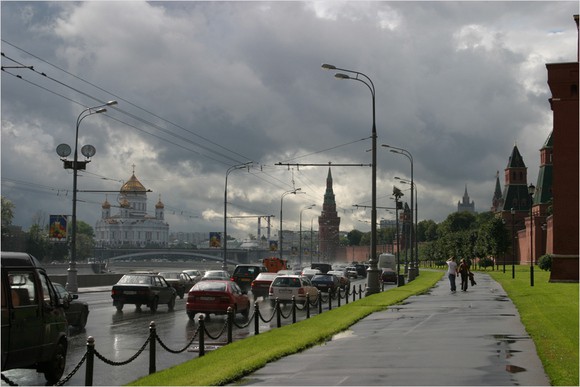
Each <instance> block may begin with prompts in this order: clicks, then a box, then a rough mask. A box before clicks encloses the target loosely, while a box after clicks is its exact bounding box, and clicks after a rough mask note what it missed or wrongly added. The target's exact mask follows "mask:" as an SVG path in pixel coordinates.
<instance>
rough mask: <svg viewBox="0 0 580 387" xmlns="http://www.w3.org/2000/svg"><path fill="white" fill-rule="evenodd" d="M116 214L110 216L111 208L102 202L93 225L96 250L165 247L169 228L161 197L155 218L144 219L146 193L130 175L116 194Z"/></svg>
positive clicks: (108, 204) (145, 214)
mask: <svg viewBox="0 0 580 387" xmlns="http://www.w3.org/2000/svg"><path fill="white" fill-rule="evenodd" d="M118 202H119V213H118V214H117V215H111V204H110V203H109V202H108V200H107V199H105V202H104V203H103V205H102V213H101V219H99V220H98V221H97V223H96V225H95V246H96V247H113V248H120V247H127V248H131V247H133V248H135V247H137V248H139V247H141V248H143V247H156V248H157V247H167V246H168V240H169V224H168V223H166V222H165V219H164V218H165V216H164V208H165V206H164V205H163V203H162V202H161V197H159V201H158V202H157V204H156V205H155V216H154V217H153V216H151V215H147V189H145V187H144V186H143V184H141V182H140V181H139V180H138V179H137V177H135V170H134V169H133V175H132V176H131V178H130V179H129V181H127V182H126V183H125V184H123V186H122V187H121V190H120V191H119V195H118Z"/></svg>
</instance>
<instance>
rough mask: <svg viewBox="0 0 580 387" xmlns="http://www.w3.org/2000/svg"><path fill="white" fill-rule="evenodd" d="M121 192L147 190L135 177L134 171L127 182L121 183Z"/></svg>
mask: <svg viewBox="0 0 580 387" xmlns="http://www.w3.org/2000/svg"><path fill="white" fill-rule="evenodd" d="M121 192H147V190H146V189H145V187H144V186H143V184H141V182H140V181H139V180H137V178H136V177H135V173H133V175H132V176H131V178H130V179H129V181H128V182H126V183H125V184H123V186H122V187H121Z"/></svg>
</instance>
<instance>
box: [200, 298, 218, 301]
mask: <svg viewBox="0 0 580 387" xmlns="http://www.w3.org/2000/svg"><path fill="white" fill-rule="evenodd" d="M199 299H200V300H202V301H213V300H215V298H214V297H199Z"/></svg>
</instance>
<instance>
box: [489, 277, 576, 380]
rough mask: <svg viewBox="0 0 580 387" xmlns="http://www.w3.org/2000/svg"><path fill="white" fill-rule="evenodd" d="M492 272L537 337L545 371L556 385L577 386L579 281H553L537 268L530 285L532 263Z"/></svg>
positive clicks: (533, 335) (533, 334)
mask: <svg viewBox="0 0 580 387" xmlns="http://www.w3.org/2000/svg"><path fill="white" fill-rule="evenodd" d="M502 269H503V267H500V270H499V271H490V270H488V271H487V273H488V274H490V275H491V276H492V277H493V278H494V279H495V280H496V281H498V282H499V283H500V284H501V286H502V287H503V288H504V290H505V291H506V292H507V294H508V296H509V298H510V299H511V300H512V301H513V303H514V304H515V306H516V307H517V309H518V312H519V313H520V317H521V320H522V323H523V324H524V326H525V327H526V331H527V332H528V334H529V335H530V336H531V337H532V339H533V340H534V343H535V344H536V350H537V352H538V356H539V357H540V359H541V361H542V364H543V365H544V370H545V371H546V374H547V375H548V377H549V378H550V383H551V384H552V385H555V386H577V385H578V345H579V341H578V313H579V312H578V284H577V283H574V284H570V283H550V282H548V280H549V277H550V273H549V272H545V271H542V270H540V269H538V268H537V267H536V268H535V269H534V286H533V287H532V286H530V268H529V266H516V273H515V279H512V271H511V266H509V268H508V267H506V273H503V270H502Z"/></svg>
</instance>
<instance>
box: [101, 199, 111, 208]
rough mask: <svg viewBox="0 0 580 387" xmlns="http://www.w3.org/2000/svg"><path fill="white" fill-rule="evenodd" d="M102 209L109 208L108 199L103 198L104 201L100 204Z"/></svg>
mask: <svg viewBox="0 0 580 387" xmlns="http://www.w3.org/2000/svg"><path fill="white" fill-rule="evenodd" d="M102 207H103V209H110V208H111V203H109V201H108V200H107V199H105V202H104V203H103V205H102Z"/></svg>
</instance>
